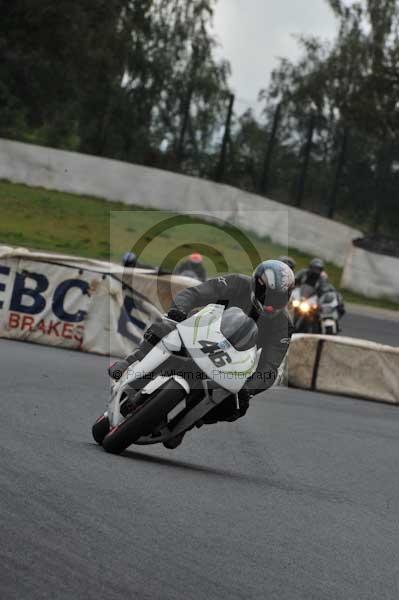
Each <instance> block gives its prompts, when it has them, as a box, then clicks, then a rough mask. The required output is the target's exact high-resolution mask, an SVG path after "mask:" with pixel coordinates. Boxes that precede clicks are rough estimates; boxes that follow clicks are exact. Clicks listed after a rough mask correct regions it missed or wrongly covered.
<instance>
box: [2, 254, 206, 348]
mask: <svg viewBox="0 0 399 600" xmlns="http://www.w3.org/2000/svg"><path fill="white" fill-rule="evenodd" d="M194 284H195V281H194V280H193V279H189V278H187V277H180V276H169V275H166V276H161V277H157V276H155V275H153V274H152V273H151V272H150V271H148V270H144V269H125V268H123V267H121V266H119V265H116V264H112V263H107V262H103V261H97V260H91V259H86V258H79V257H73V256H65V255H61V254H47V253H43V252H30V251H29V250H26V249H24V248H11V247H8V246H0V337H5V338H10V339H18V340H27V341H29V342H36V343H39V344H45V345H49V346H60V347H65V348H71V349H76V350H82V351H85V352H95V353H99V354H111V355H113V356H126V354H128V353H129V352H131V350H132V348H134V347H135V346H136V345H137V344H138V343H139V342H140V341H141V339H142V336H143V333H144V331H145V329H146V328H147V326H148V325H149V323H151V322H152V321H154V320H156V319H157V318H159V317H160V316H161V313H162V312H164V311H165V310H166V309H167V308H168V307H169V305H170V303H171V300H172V296H173V295H174V294H175V293H177V292H178V291H180V290H181V289H183V288H186V287H187V286H190V285H194Z"/></svg>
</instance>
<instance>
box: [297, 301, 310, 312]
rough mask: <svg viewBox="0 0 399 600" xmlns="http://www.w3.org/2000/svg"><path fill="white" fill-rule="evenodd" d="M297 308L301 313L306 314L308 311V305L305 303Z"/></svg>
mask: <svg viewBox="0 0 399 600" xmlns="http://www.w3.org/2000/svg"><path fill="white" fill-rule="evenodd" d="M299 308H300V310H301V312H303V313H308V312H309V311H310V305H309V304H308V303H307V302H301V304H300V305H299Z"/></svg>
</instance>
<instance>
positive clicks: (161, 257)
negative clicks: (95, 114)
mask: <svg viewBox="0 0 399 600" xmlns="http://www.w3.org/2000/svg"><path fill="white" fill-rule="evenodd" d="M0 211H1V212H0V214H1V218H0V243H3V244H10V245H18V246H25V247H28V248H32V249H41V250H48V251H51V252H60V253H66V254H75V255H80V256H87V257H92V258H100V259H104V260H113V261H116V262H119V261H120V257H121V255H122V254H123V253H124V252H126V251H127V250H130V249H132V248H133V247H134V246H136V247H137V245H138V244H139V245H140V247H141V248H142V250H141V252H140V259H141V261H142V262H145V263H148V264H153V265H159V264H162V265H163V266H164V267H165V268H169V269H173V267H174V265H175V264H176V260H177V259H178V258H179V257H181V256H183V255H185V254H189V253H190V252H191V251H193V250H202V251H203V253H204V254H208V258H207V259H206V267H207V269H208V272H209V273H210V275H212V274H214V273H216V272H219V273H220V271H224V270H227V271H229V272H241V273H247V274H249V273H250V272H251V270H252V264H251V260H250V259H249V257H250V256H254V255H256V253H258V255H259V256H260V257H261V258H262V259H266V258H277V257H278V256H279V255H281V254H287V248H284V247H282V246H278V245H276V244H272V243H271V242H270V240H269V239H267V238H264V239H263V238H260V237H258V236H256V235H254V234H252V233H249V232H242V234H241V235H237V232H236V231H235V230H234V228H232V227H229V226H224V227H218V228H215V227H214V226H212V225H210V224H209V223H206V222H200V221H199V220H198V219H193V218H189V217H188V218H187V219H185V221H184V223H182V222H180V221H179V219H178V220H177V221H175V222H174V221H170V222H168V223H167V226H166V227H165V223H166V219H170V217H171V216H172V215H170V214H169V213H168V214H164V213H162V212H161V211H157V210H147V209H142V208H140V207H131V206H127V205H126V204H123V203H121V202H108V201H106V200H102V199H98V198H91V197H88V196H79V195H74V194H67V193H63V192H55V191H49V190H45V189H41V188H32V187H28V186H25V185H20V184H13V183H9V182H7V181H0ZM288 252H289V254H290V255H291V256H292V257H293V258H294V259H295V260H296V262H297V268H298V269H299V268H302V267H304V266H306V265H307V264H308V262H309V260H310V257H309V256H308V255H306V254H304V253H302V252H299V251H297V250H296V249H295V248H289V250H288ZM327 271H328V273H329V277H330V279H331V281H332V283H333V284H334V285H336V286H337V287H339V282H340V278H341V272H342V270H341V269H340V268H339V267H337V266H336V265H334V264H331V263H327ZM343 293H344V296H345V299H346V300H347V301H348V302H356V303H362V304H368V305H370V306H379V307H383V308H390V309H394V310H399V305H398V304H395V303H393V302H391V301H389V300H384V299H379V300H372V299H369V298H365V297H363V296H360V295H358V294H354V293H352V292H348V291H345V290H343Z"/></svg>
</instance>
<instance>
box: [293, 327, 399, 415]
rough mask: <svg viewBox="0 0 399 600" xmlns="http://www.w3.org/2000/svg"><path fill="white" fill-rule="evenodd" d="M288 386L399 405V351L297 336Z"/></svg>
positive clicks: (345, 340)
mask: <svg viewBox="0 0 399 600" xmlns="http://www.w3.org/2000/svg"><path fill="white" fill-rule="evenodd" d="M287 380H288V385H290V386H292V387H298V388H302V389H306V390H315V391H316V390H317V391H320V392H329V393H334V394H339V395H348V396H354V397H359V398H365V399H370V400H377V401H381V402H390V403H392V404H399V348H393V347H392V346H384V345H382V344H376V343H374V342H367V341H363V340H357V339H353V338H345V337H342V338H341V337H332V336H326V335H304V334H300V335H295V336H294V337H293V339H292V341H291V344H290V349H289V352H288V361H287Z"/></svg>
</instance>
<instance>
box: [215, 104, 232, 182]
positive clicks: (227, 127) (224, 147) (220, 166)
mask: <svg viewBox="0 0 399 600" xmlns="http://www.w3.org/2000/svg"><path fill="white" fill-rule="evenodd" d="M233 105H234V94H230V100H229V108H228V111H227V117H226V124H225V127H224V134H223V140H222V148H221V150H220V158H219V163H218V166H217V168H216V174H215V179H216V181H222V179H223V175H224V170H225V166H226V150H227V142H228V141H229V138H230V123H231V116H232V114H233Z"/></svg>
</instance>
